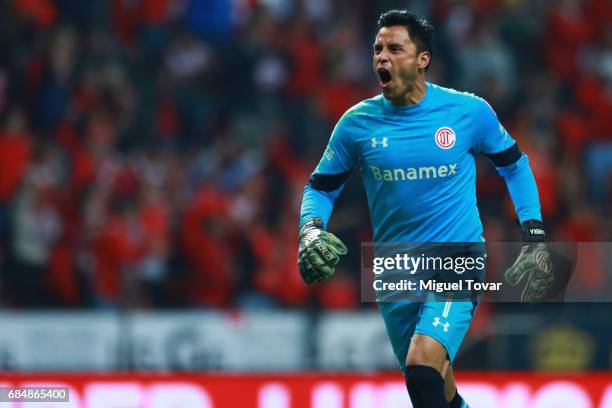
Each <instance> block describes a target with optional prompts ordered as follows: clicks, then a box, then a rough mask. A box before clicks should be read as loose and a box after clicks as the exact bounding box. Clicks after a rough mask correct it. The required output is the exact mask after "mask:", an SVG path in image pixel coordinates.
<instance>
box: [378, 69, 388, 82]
mask: <svg viewBox="0 0 612 408" xmlns="http://www.w3.org/2000/svg"><path fill="white" fill-rule="evenodd" d="M376 73H377V74H378V79H380V82H381V84H382V85H384V84H387V83H389V82H391V73H390V72H389V70H387V69H386V68H378V69H377V70H376Z"/></svg>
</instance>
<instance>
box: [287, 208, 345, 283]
mask: <svg viewBox="0 0 612 408" xmlns="http://www.w3.org/2000/svg"><path fill="white" fill-rule="evenodd" d="M299 240H300V244H299V249H298V267H299V269H300V275H302V279H304V282H306V283H307V284H309V285H311V284H313V283H319V282H321V281H324V280H325V279H327V278H329V277H330V276H332V275H333V274H334V272H335V269H336V264H337V263H338V261H339V260H340V256H342V255H346V253H347V252H348V249H347V248H346V245H344V244H343V243H342V241H340V240H339V239H338V238H337V237H336V236H335V235H334V234H331V233H329V232H327V231H325V230H323V221H322V220H321V219H320V218H313V219H311V220H308V221H306V223H304V225H303V226H302V228H301V229H300V237H299Z"/></svg>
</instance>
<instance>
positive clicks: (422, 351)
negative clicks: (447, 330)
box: [406, 334, 449, 376]
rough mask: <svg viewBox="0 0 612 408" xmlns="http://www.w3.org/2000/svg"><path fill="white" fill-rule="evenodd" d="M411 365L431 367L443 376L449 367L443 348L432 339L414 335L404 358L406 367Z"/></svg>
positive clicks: (422, 335)
mask: <svg viewBox="0 0 612 408" xmlns="http://www.w3.org/2000/svg"><path fill="white" fill-rule="evenodd" d="M411 365H421V366H429V367H433V368H434V369H436V370H437V371H438V372H439V373H440V374H441V375H442V376H445V374H446V370H447V369H448V366H449V361H448V354H447V352H446V349H445V348H444V346H443V345H442V344H440V343H439V342H438V341H437V340H435V339H434V338H433V337H430V336H427V335H424V334H415V335H414V337H413V338H412V341H411V342H410V347H409V348H408V355H407V356H406V366H411Z"/></svg>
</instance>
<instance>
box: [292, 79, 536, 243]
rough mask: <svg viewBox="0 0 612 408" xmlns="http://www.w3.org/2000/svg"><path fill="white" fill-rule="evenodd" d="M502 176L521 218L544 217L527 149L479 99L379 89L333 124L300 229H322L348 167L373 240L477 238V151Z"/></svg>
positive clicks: (433, 90)
mask: <svg viewBox="0 0 612 408" xmlns="http://www.w3.org/2000/svg"><path fill="white" fill-rule="evenodd" d="M480 153H482V154H485V155H487V157H489V159H491V161H492V162H493V163H494V164H495V166H496V167H497V170H498V172H499V173H500V174H501V175H502V176H503V177H504V178H505V180H506V183H507V185H508V189H509V191H510V196H511V198H512V200H513V202H514V204H515V208H516V212H517V215H518V218H519V220H520V221H521V222H523V221H526V220H530V219H536V220H541V219H542V217H541V214H540V203H539V198H538V190H537V187H536V183H535V180H534V177H533V174H532V172H531V169H530V167H529V161H528V159H527V156H526V155H525V154H523V153H522V152H521V151H520V150H519V148H518V147H517V145H516V142H515V141H514V140H513V139H512V137H511V136H510V135H509V134H508V132H507V131H506V130H505V129H504V128H503V126H502V125H501V124H500V123H499V120H498V119H497V116H496V115H495V112H494V111H493V110H492V109H491V107H490V106H489V104H488V103H487V102H486V101H485V100H484V99H482V98H480V97H477V96H475V95H473V94H468V93H463V92H458V91H455V90H452V89H448V88H443V87H440V86H437V85H434V84H431V83H427V89H426V92H425V96H424V97H423V99H422V100H421V101H420V102H419V103H418V104H416V105H411V106H407V107H395V106H393V105H392V104H391V103H390V102H389V101H388V100H387V99H385V98H384V97H383V96H382V95H378V96H376V97H374V98H371V99H367V100H365V101H363V102H361V103H359V104H357V105H355V106H354V107H352V108H351V109H349V110H348V111H347V112H346V113H345V114H344V115H343V116H342V118H341V119H340V120H339V121H338V123H337V125H336V127H335V129H334V131H333V133H332V136H331V138H330V140H329V143H328V145H327V148H326V150H325V152H324V153H323V157H322V158H321V160H320V162H319V165H318V166H317V168H316V169H315V171H314V172H313V174H312V176H311V178H310V180H309V182H308V184H307V185H306V187H305V189H304V196H303V201H302V209H301V216H300V226H301V225H302V224H303V223H304V222H305V221H306V220H309V219H311V218H313V217H320V218H321V219H322V220H323V223H324V225H325V226H327V223H328V221H329V218H330V216H331V213H332V210H333V206H334V200H335V198H336V197H337V196H338V195H339V194H340V192H341V191H342V188H343V187H344V183H345V182H346V180H347V178H348V176H349V175H350V173H351V171H352V170H353V169H354V168H355V167H357V168H359V169H360V172H361V175H362V178H363V184H364V186H365V190H366V193H367V197H368V204H369V207H370V213H371V214H370V215H371V217H370V218H371V221H372V228H373V231H374V240H375V241H376V242H480V241H482V240H483V237H482V232H483V229H482V223H481V221H480V216H479V213H478V207H477V205H476V165H475V157H476V155H478V154H480Z"/></svg>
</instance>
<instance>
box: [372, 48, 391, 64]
mask: <svg viewBox="0 0 612 408" xmlns="http://www.w3.org/2000/svg"><path fill="white" fill-rule="evenodd" d="M375 59H376V65H380V64H382V63H385V62H388V61H389V55H388V54H387V52H386V51H385V50H382V51H381V52H380V53H378V54H377V55H376V56H375Z"/></svg>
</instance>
